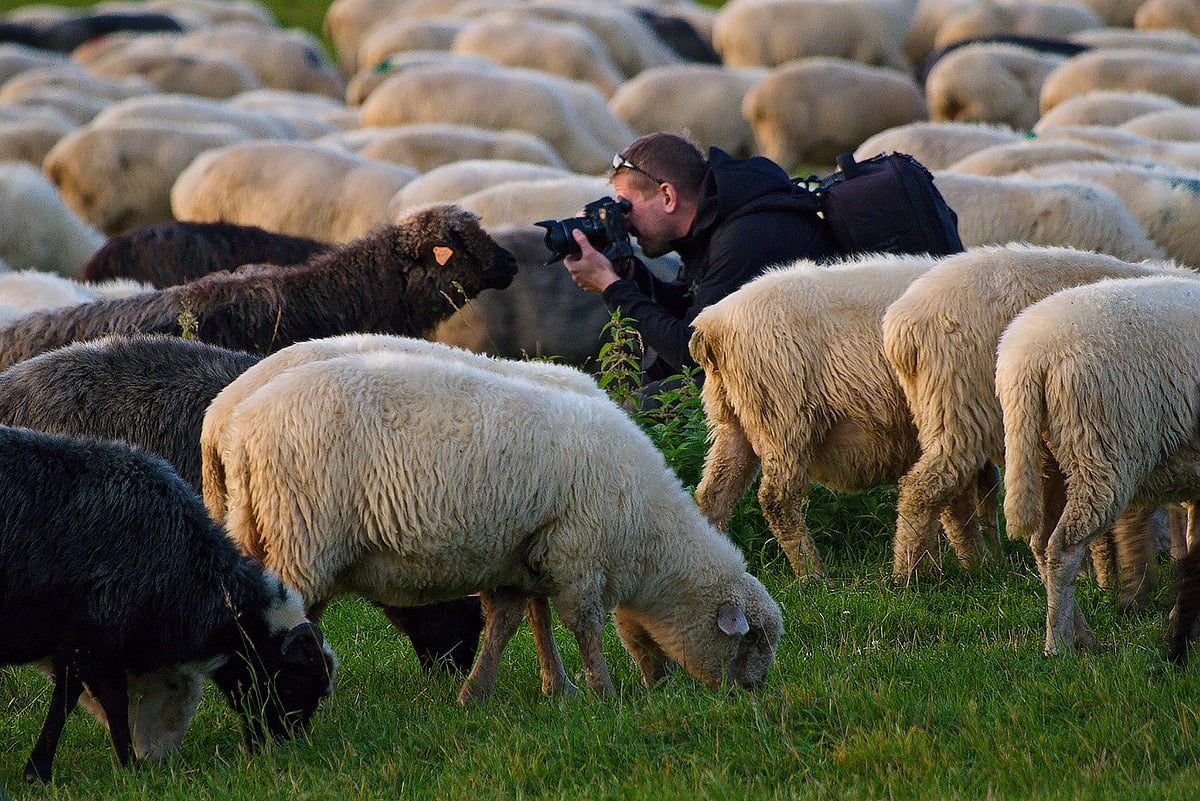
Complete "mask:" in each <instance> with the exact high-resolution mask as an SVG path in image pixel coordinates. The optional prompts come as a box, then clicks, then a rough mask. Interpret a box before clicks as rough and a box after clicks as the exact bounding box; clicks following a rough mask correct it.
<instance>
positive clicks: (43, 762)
mask: <svg viewBox="0 0 1200 801" xmlns="http://www.w3.org/2000/svg"><path fill="white" fill-rule="evenodd" d="M56 661H57V660H56ZM82 693H83V681H82V680H81V679H80V678H79V675H78V674H77V673H76V671H74V670H71V669H69V668H68V667H67V666H66V665H62V664H56V665H55V668H54V689H53V691H52V692H51V694H50V709H49V710H48V711H47V713H46V720H45V722H44V723H42V732H41V734H39V735H38V739H37V742H36V743H35V744H34V746H33V752H32V753H30V755H29V760H28V761H27V762H26V763H25V781H27V782H36V781H40V782H48V781H50V774H51V770H52V767H53V764H54V752H55V751H56V750H58V738H59V737H61V736H62V730H63V726H65V725H66V722H67V715H69V714H70V713H71V710H72V709H74V708H75V705H76V704H77V703H79V696H80V695H81V694H82Z"/></svg>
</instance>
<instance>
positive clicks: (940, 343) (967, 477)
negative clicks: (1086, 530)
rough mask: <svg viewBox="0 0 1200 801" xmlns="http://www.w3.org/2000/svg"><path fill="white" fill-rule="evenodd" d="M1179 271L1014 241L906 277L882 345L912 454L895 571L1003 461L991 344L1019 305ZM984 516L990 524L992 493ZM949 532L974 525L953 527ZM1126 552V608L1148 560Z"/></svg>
mask: <svg viewBox="0 0 1200 801" xmlns="http://www.w3.org/2000/svg"><path fill="white" fill-rule="evenodd" d="M1164 273H1167V274H1176V275H1178V274H1186V273H1184V271H1182V270H1181V269H1180V268H1177V267H1175V266H1173V265H1170V264H1168V263H1166V262H1146V263H1142V264H1131V263H1129V262H1125V261H1121V260H1120V259H1117V258H1114V257H1112V256H1107V255H1103V254H1099V253H1091V252H1088V251H1083V250H1076V249H1073V248H1062V247H1034V246H1032V245H1027V244H1019V243H1014V244H1010V245H1005V246H1003V247H979V248H973V249H971V250H968V251H967V252H966V253H961V254H957V255H954V256H948V257H946V258H945V259H943V260H942V261H941V262H940V263H939V264H938V265H937V266H935V267H934V268H933V269H932V270H930V271H929V272H928V273H926V274H925V275H923V276H921V277H920V278H918V279H917V280H915V281H913V282H912V284H911V285H910V286H909V287H908V289H907V290H906V291H905V292H904V294H902V295H901V296H900V297H899V298H898V299H897V300H896V301H895V302H894V303H892V305H891V306H889V307H888V309H887V312H886V313H885V314H884V315H883V325H882V329H883V350H884V353H885V354H886V356H887V359H888V362H889V363H890V364H891V366H892V369H893V370H894V371H895V374H896V377H897V378H898V380H899V382H900V386H901V388H902V389H903V392H904V397H905V399H906V401H907V405H908V408H909V409H910V410H911V412H912V418H913V423H914V424H915V425H916V432H917V433H916V435H917V439H918V441H919V442H920V458H919V459H917V460H916V462H915V463H914V464H913V465H912V466H911V467H909V468H908V471H907V472H906V473H905V474H904V476H903V477H902V478H900V481H899V487H900V495H899V499H898V501H897V504H896V510H897V515H896V517H897V522H896V538H895V541H894V544H895V552H896V559H895V562H894V569H895V572H896V575H897V576H901V577H902V576H907V575H909V574H910V573H912V572H913V571H914V570H916V569H917V568H918V567H919V566H920V563H921V561H922V560H924V559H927V558H928V556H929V554H930V552H931V550H932V546H933V542H934V537H935V536H936V526H937V516H938V513H939V511H940V510H942V509H943V508H945V507H946V506H947V505H948V504H950V503H952V502H953V501H954V499H955V498H962V497H964V496H965V495H966V493H968V492H969V491H970V490H971V488H972V487H973V486H974V482H975V481H976V478H977V476H978V475H979V473H980V471H981V470H983V469H985V468H987V467H988V466H989V464H991V463H995V464H1002V463H1003V461H1004V429H1003V427H1002V425H1001V410H1000V403H999V401H998V400H997V399H996V396H995V354H996V343H997V342H999V340H1000V335H1001V333H1002V332H1003V331H1004V329H1005V327H1006V326H1007V325H1008V324H1009V322H1010V321H1011V320H1012V319H1013V318H1014V317H1016V316H1017V314H1019V313H1020V312H1021V310H1022V309H1024V308H1026V307H1028V306H1030V305H1031V304H1033V303H1035V302H1037V301H1039V300H1041V299H1042V298H1044V297H1046V296H1048V295H1050V294H1052V293H1054V292H1057V291H1058V290H1060V289H1063V288H1066V287H1071V286H1078V285H1081V284H1087V283H1092V282H1094V281H1099V280H1101V279H1104V278H1113V277H1116V278H1127V277H1133V276H1147V275H1161V274H1164ZM990 502H991V503H990V506H991V508H990V509H989V510H988V512H989V514H988V515H987V516H986V517H987V521H988V523H990V524H992V525H994V524H995V503H996V498H995V497H994V496H993V497H992V498H991V499H990ZM952 523H953V521H952V520H948V519H946V518H945V517H943V519H942V525H943V528H944V529H945V530H946V532H947V535H948V536H950V537H951V538H952V539H954V538H959V537H962V536H965V535H973V533H974V532H961V533H960V532H955V531H953V530H952ZM1121 546H1122V543H1121V541H1118V547H1121ZM1140 558H1141V560H1140V561H1139V554H1135V553H1128V554H1127V555H1126V556H1125V557H1124V558H1123V559H1122V561H1123V562H1124V563H1125V568H1126V570H1125V573H1126V575H1125V578H1126V598H1125V604H1126V605H1127V606H1136V605H1138V604H1139V603H1140V602H1141V601H1142V600H1144V597H1145V592H1146V591H1147V590H1148V587H1149V584H1148V582H1146V581H1144V579H1145V577H1146V572H1147V571H1148V570H1149V569H1151V568H1152V565H1151V564H1145V558H1144V554H1142V555H1140Z"/></svg>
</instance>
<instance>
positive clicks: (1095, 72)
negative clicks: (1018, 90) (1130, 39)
mask: <svg viewBox="0 0 1200 801" xmlns="http://www.w3.org/2000/svg"><path fill="white" fill-rule="evenodd" d="M1198 74H1200V55H1187V54H1181V53H1169V52H1160V51H1157V50H1151V49H1148V48H1147V49H1138V48H1114V49H1100V50H1090V51H1088V52H1085V53H1080V54H1079V55H1077V56H1074V57H1073V58H1070V59H1067V60H1066V61H1065V62H1063V64H1062V65H1060V66H1059V67H1058V68H1056V69H1055V70H1054V71H1053V72H1051V73H1050V74H1049V75H1047V76H1046V80H1045V81H1043V82H1042V91H1041V96H1040V97H1039V100H1038V103H1039V107H1040V108H1041V112H1042V113H1043V114H1045V113H1046V112H1047V111H1049V110H1050V109H1052V108H1054V107H1055V106H1057V105H1058V104H1059V103H1061V102H1063V101H1064V100H1066V99H1067V98H1069V97H1073V96H1075V95H1081V94H1084V93H1085V92H1090V91H1092V90H1094V89H1123V90H1126V91H1137V90H1139V89H1141V90H1144V91H1147V92H1154V93H1156V94H1160V95H1166V96H1167V97H1172V98H1174V99H1176V100H1178V101H1179V102H1180V103H1186V104H1187V105H1191V106H1194V105H1197V104H1200V81H1197V80H1196V76H1197V75H1198Z"/></svg>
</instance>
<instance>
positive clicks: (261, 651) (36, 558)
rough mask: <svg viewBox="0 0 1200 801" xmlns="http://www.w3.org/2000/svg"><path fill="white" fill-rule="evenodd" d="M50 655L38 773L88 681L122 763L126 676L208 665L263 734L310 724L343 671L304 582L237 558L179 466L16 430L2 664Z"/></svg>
mask: <svg viewBox="0 0 1200 801" xmlns="http://www.w3.org/2000/svg"><path fill="white" fill-rule="evenodd" d="M80 532H86V536H82V537H81V536H80ZM47 658H48V659H50V660H51V663H52V666H53V672H54V676H55V682H54V692H53V695H52V697H51V701H50V705H49V710H48V712H47V715H46V720H45V723H44V724H43V726H42V732H41V735H40V736H39V737H38V740H37V743H36V745H35V746H34V748H33V752H32V753H31V755H30V757H29V760H28V762H27V763H26V766H25V778H26V779H27V780H29V781H37V780H41V781H48V780H49V779H50V775H51V766H52V762H53V759H54V754H55V751H56V750H57V745H58V739H59V735H60V734H61V733H62V730H63V726H64V724H65V722H66V717H67V715H68V713H70V711H71V710H72V709H73V708H74V707H75V705H76V703H77V701H78V699H79V696H80V694H81V693H82V692H83V689H84V686H85V685H86V687H87V688H88V689H89V690H90V691H91V692H92V693H93V694H94V695H95V697H96V698H97V699H98V701H99V703H100V705H101V706H102V707H103V709H104V712H105V715H106V717H107V719H108V724H109V727H110V729H111V732H112V742H113V747H114V748H115V749H116V753H117V759H118V760H119V761H120V763H121V764H123V765H124V764H127V763H128V762H129V759H130V746H131V737H130V731H129V720H128V703H129V699H128V691H127V674H130V673H132V674H145V673H149V672H151V671H156V670H159V669H162V668H165V667H168V666H171V665H184V664H187V665H195V666H197V668H198V669H199V670H201V671H202V672H204V673H207V674H209V675H210V676H211V678H212V679H213V681H215V682H216V684H217V686H218V687H220V689H221V690H222V692H223V693H224V694H225V696H226V698H227V700H228V701H229V703H230V705H231V706H232V707H233V708H234V709H236V710H237V711H238V712H239V713H240V715H241V717H242V723H243V731H244V735H245V737H246V739H247V742H248V743H251V744H252V743H254V742H256V741H258V740H261V739H263V738H264V737H265V736H266V735H268V734H269V735H271V736H272V737H276V738H280V737H285V736H291V735H293V734H295V733H298V732H300V731H303V730H304V729H305V728H306V727H307V725H308V723H309V720H310V718H311V717H312V714H313V712H315V710H316V707H317V704H318V703H319V702H320V700H321V699H322V698H324V697H325V696H326V695H328V694H329V691H330V689H331V687H332V681H333V674H334V671H335V666H336V665H335V662H336V660H335V658H334V656H333V653H332V651H330V650H329V649H328V647H327V646H326V645H325V644H324V640H323V638H322V637H321V634H320V629H319V628H317V627H316V625H315V624H313V623H311V622H310V621H308V620H307V619H306V618H305V616H304V608H303V606H302V604H301V602H300V599H299V596H297V595H296V593H295V591H294V590H292V589H290V588H288V587H286V586H285V585H284V584H283V583H281V582H280V581H279V578H278V577H277V576H275V575H274V574H272V573H270V572H266V571H264V570H263V568H262V565H261V564H259V563H258V562H256V561H255V560H253V559H250V558H248V557H245V556H242V555H241V554H239V553H238V552H237V549H236V548H235V547H234V545H233V543H232V542H231V541H230V540H229V538H228V537H226V535H225V533H224V532H223V531H222V530H221V528H220V527H219V526H217V525H216V524H215V523H213V522H212V520H211V518H209V517H208V515H207V513H206V512H205V509H204V505H203V504H202V503H201V501H200V499H199V498H198V497H197V496H196V493H195V492H194V491H192V489H191V488H190V487H188V486H187V484H185V483H184V482H183V480H182V479H181V478H179V476H178V475H177V474H176V473H175V472H174V471H173V470H171V468H170V466H169V465H168V464H166V463H165V462H163V461H162V460H161V459H158V458H157V457H154V456H151V455H149V454H146V453H144V452H141V451H138V450H136V449H133V448H130V447H129V446H127V445H124V444H119V443H112V442H103V441H100V440H82V439H74V438H69V437H60V436H58V435H54V434H45V433H41V432H34V431H30V430H28V429H23V428H14V427H9V426H3V427H0V664H25V663H29V662H35V661H38V660H43V659H47Z"/></svg>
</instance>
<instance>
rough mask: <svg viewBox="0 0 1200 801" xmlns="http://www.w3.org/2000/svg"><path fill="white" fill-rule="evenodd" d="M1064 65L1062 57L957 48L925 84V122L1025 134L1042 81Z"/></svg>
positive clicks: (1009, 47) (988, 46) (1006, 47)
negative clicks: (987, 125)
mask: <svg viewBox="0 0 1200 801" xmlns="http://www.w3.org/2000/svg"><path fill="white" fill-rule="evenodd" d="M1066 61H1067V57H1066V56H1061V55H1056V54H1054V53H1041V52H1038V51H1036V50H1033V49H1030V48H1028V47H1021V46H1019V45H1013V44H1003V43H998V44H992V43H981V44H970V45H966V46H965V47H960V48H958V49H957V50H954V51H953V52H951V53H948V54H947V55H946V56H945V57H944V58H942V59H940V60H939V61H938V62H937V64H935V65H934V66H933V68H932V69H930V71H929V76H928V77H927V78H926V80H925V98H926V105H927V107H928V110H929V118H930V119H932V120H936V121H957V122H993V123H1004V124H1005V125H1010V126H1012V127H1013V128H1019V129H1021V130H1029V129H1030V128H1032V127H1033V124H1034V123H1035V122H1037V119H1038V114H1039V109H1038V97H1039V93H1040V92H1041V88H1042V84H1043V82H1044V81H1045V80H1046V76H1047V75H1049V74H1050V73H1051V72H1053V71H1054V70H1055V69H1057V68H1058V67H1059V66H1061V65H1062V64H1064V63H1065V62H1066Z"/></svg>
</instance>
